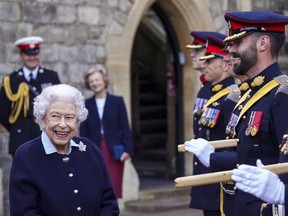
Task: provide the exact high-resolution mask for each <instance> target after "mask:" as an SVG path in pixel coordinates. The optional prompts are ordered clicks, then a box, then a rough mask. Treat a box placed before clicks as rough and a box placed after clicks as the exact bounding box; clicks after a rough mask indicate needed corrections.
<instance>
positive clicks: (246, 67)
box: [210, 11, 288, 216]
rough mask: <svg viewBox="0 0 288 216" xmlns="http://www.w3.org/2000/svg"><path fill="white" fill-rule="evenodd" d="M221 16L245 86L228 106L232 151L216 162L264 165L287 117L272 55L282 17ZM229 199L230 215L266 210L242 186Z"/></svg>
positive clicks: (273, 154) (286, 99)
mask: <svg viewBox="0 0 288 216" xmlns="http://www.w3.org/2000/svg"><path fill="white" fill-rule="evenodd" d="M225 19H226V21H227V22H228V27H229V37H227V38H226V39H225V41H226V42H228V43H231V44H232V45H231V47H230V48H229V52H230V53H232V55H233V56H234V57H237V58H238V57H239V58H240V59H241V61H240V63H239V64H238V65H236V66H235V67H234V72H235V73H237V74H245V75H246V76H247V77H248V79H249V80H248V84H249V86H250V90H248V91H247V92H246V93H245V94H244V95H243V96H242V97H241V99H240V100H239V102H238V103H237V105H236V106H235V108H234V111H233V115H234V118H235V122H236V123H235V125H234V129H235V133H236V134H237V137H238V138H239V143H238V146H237V149H236V152H237V154H236V156H235V155H232V154H225V155H222V157H221V160H219V161H218V165H219V166H221V165H222V167H223V168H224V167H225V169H233V168H235V167H236V164H237V163H239V164H247V165H252V166H255V164H256V160H257V159H261V161H262V162H263V164H265V165H267V164H273V163H277V162H278V160H279V147H278V146H279V144H280V143H281V140H282V137H283V135H284V133H285V132H286V130H287V122H288V116H287V114H286V109H287V106H288V95H287V93H288V88H287V83H288V78H287V76H285V75H283V74H282V73H281V71H280V69H279V66H278V63H277V57H278V53H279V50H280V48H281V47H282V45H283V44H284V41H285V25H286V24H287V23H288V17H287V16H284V15H280V14H276V13H272V12H261V11H257V12H230V13H226V14H225ZM211 155H213V154H211ZM210 161H212V157H211V158H210ZM231 166H232V167H231ZM234 201H235V202H234V203H235V211H234V215H235V216H238V215H241V216H242V215H251V216H252V215H259V212H260V211H261V213H263V215H272V210H271V209H268V208H266V207H267V206H269V205H267V204H266V203H263V201H262V200H260V199H258V198H257V197H255V196H252V195H251V194H248V193H246V192H244V191H241V190H236V191H235V200H234ZM270 206H271V205H270ZM262 210H263V211H262Z"/></svg>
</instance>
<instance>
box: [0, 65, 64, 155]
mask: <svg viewBox="0 0 288 216" xmlns="http://www.w3.org/2000/svg"><path fill="white" fill-rule="evenodd" d="M22 70H23V69H22V68H21V69H20V70H18V71H14V72H13V73H11V74H10V75H9V78H10V88H11V92H12V94H16V93H17V92H18V89H19V86H20V84H21V83H23V82H24V83H27V84H28V86H29V110H28V112H27V115H26V116H24V110H23V109H21V112H20V115H19V117H18V118H17V120H16V122H14V123H11V122H9V116H10V115H11V110H12V107H11V105H12V103H11V101H10V100H9V99H8V97H7V92H6V91H5V89H4V83H2V87H1V90H0V110H1V111H0V123H1V124H2V125H3V126H4V127H5V128H6V129H7V130H8V131H9V132H10V140H9V153H10V154H14V153H15V151H16V149H17V148H18V147H19V146H20V145H21V144H23V143H24V142H27V141H29V140H31V139H33V138H35V137H37V136H39V135H40V129H39V126H38V125H37V124H36V123H35V121H34V116H33V100H34V98H35V97H36V96H37V95H38V94H40V93H41V91H42V89H44V88H46V87H48V86H51V85H54V84H59V83H60V80H59V77H58V74H57V73H56V72H55V71H52V70H48V69H45V68H42V67H39V70H38V73H37V77H36V79H35V81H34V82H33V84H32V83H31V84H30V83H29V82H28V81H27V80H26V79H25V77H24V73H23V71H22Z"/></svg>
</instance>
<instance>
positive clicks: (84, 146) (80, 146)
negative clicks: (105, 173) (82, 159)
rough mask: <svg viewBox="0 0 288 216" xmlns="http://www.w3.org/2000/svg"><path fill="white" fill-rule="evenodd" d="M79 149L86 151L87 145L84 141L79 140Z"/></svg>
mask: <svg viewBox="0 0 288 216" xmlns="http://www.w3.org/2000/svg"><path fill="white" fill-rule="evenodd" d="M77 146H78V148H79V151H81V152H83V151H86V145H84V143H83V142H82V141H80V142H79V144H77Z"/></svg>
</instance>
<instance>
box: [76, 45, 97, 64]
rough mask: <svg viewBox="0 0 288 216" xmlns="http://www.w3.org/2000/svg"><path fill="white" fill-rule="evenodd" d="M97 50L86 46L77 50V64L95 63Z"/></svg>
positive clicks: (93, 46) (91, 46) (92, 46)
mask: <svg viewBox="0 0 288 216" xmlns="http://www.w3.org/2000/svg"><path fill="white" fill-rule="evenodd" d="M98 52H99V51H98V49H97V47H96V46H95V45H92V44H87V45H84V46H81V47H80V48H79V53H78V54H79V59H78V60H79V62H81V63H88V64H89V63H90V64H91V63H96V62H97V57H98V56H97V54H98Z"/></svg>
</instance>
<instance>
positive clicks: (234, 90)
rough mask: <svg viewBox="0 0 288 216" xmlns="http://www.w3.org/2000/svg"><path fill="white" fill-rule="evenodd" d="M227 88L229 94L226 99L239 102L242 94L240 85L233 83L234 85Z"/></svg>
mask: <svg viewBox="0 0 288 216" xmlns="http://www.w3.org/2000/svg"><path fill="white" fill-rule="evenodd" d="M227 88H228V89H229V94H228V95H227V97H226V99H228V100H231V101H233V102H235V103H237V102H238V100H239V98H240V95H241V92H240V89H239V87H238V85H237V84H233V85H230V86H228V87H227Z"/></svg>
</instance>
